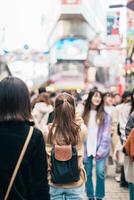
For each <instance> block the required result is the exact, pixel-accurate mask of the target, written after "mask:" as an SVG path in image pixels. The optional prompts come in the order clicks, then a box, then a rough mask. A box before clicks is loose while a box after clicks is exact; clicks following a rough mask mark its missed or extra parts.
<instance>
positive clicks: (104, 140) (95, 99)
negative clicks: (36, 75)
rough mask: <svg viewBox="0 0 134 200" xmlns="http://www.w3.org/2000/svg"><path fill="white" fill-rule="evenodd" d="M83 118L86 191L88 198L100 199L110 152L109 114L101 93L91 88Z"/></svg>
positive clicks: (103, 194) (90, 199) (102, 194)
mask: <svg viewBox="0 0 134 200" xmlns="http://www.w3.org/2000/svg"><path fill="white" fill-rule="evenodd" d="M83 119H84V122H85V124H86V125H87V127H88V137H87V141H86V143H85V169H86V172H87V183H86V191H87V196H88V198H89V200H94V198H95V197H96V199H97V200H102V198H103V197H104V196H105V163H106V158H107V157H108V155H109V152H110V143H111V137H110V130H109V129H110V121H111V118H110V116H109V115H108V114H107V113H106V112H105V111H104V106H103V98H102V93H101V92H100V91H98V90H97V89H94V90H91V91H90V92H89V94H88V98H87V100H86V102H85V107H84V112H83ZM94 158H95V161H96V191H95V192H94V187H93V181H92V171H93V159H94Z"/></svg>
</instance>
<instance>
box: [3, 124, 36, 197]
mask: <svg viewBox="0 0 134 200" xmlns="http://www.w3.org/2000/svg"><path fill="white" fill-rule="evenodd" d="M32 134H33V127H32V126H31V127H30V130H29V133H28V136H27V138H26V141H25V143H24V146H23V148H22V151H21V154H20V156H19V159H18V161H17V163H16V166H15V169H14V171H13V174H12V177H11V179H10V182H9V185H8V188H7V191H6V194H5V197H4V200H7V199H8V196H9V193H10V191H11V188H12V186H13V183H14V180H15V178H16V175H17V173H18V170H19V168H20V165H21V162H22V160H23V157H24V155H25V152H26V149H27V147H28V144H29V142H30V139H31V137H32Z"/></svg>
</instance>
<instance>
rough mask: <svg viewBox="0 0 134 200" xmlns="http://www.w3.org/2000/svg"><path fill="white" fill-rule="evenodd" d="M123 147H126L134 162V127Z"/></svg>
mask: <svg viewBox="0 0 134 200" xmlns="http://www.w3.org/2000/svg"><path fill="white" fill-rule="evenodd" d="M123 147H124V148H125V151H126V153H127V155H128V156H129V157H130V159H131V160H132V161H133V162H134V128H133V129H132V130H131V132H130V134H129V136H128V138H127V140H126V143H125V144H124V146H123Z"/></svg>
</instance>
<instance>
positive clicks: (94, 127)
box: [87, 110, 99, 157]
mask: <svg viewBox="0 0 134 200" xmlns="http://www.w3.org/2000/svg"><path fill="white" fill-rule="evenodd" d="M96 113H97V111H96V110H91V111H90V117H89V121H88V137H87V156H88V157H89V156H91V155H92V156H94V157H95V156H96V147H97V133H98V128H99V127H98V124H97V122H96Z"/></svg>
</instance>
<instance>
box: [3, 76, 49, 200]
mask: <svg viewBox="0 0 134 200" xmlns="http://www.w3.org/2000/svg"><path fill="white" fill-rule="evenodd" d="M31 127H33V123H32V122H31V105H30V96H29V92H28V88H27V86H26V85H25V83H24V82H23V81H22V80H21V79H19V78H15V77H7V78H5V79H3V80H2V81H1V82H0V199H4V200H5V199H7V198H4V197H5V194H6V191H7V188H8V186H9V182H10V180H11V177H12V175H13V172H14V169H15V168H16V164H17V161H18V159H19V156H20V154H21V151H22V148H23V146H24V143H25V141H26V138H27V136H29V135H30V133H29V130H33V133H32V132H31V133H32V136H31V139H30V141H29V144H28V148H27V149H26V152H25V155H24V157H23V159H22V161H21V165H20V167H19V169H18V173H17V176H16V177H15V180H14V182H13V185H12V187H11V190H10V192H9V196H8V199H9V200H18V199H19V200H24V199H25V200H30V199H32V200H44V199H45V200H49V199H50V196H49V186H48V181H47V160H46V152H45V143H44V139H43V136H42V133H41V132H40V131H39V130H38V129H36V128H31Z"/></svg>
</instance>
